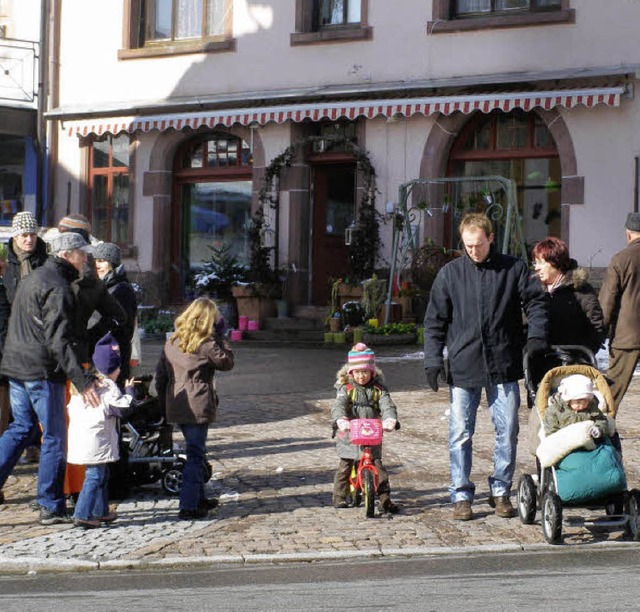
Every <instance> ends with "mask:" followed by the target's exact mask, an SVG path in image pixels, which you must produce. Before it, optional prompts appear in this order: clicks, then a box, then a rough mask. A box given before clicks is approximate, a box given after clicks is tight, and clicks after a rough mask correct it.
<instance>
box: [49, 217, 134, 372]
mask: <svg viewBox="0 0 640 612" xmlns="http://www.w3.org/2000/svg"><path fill="white" fill-rule="evenodd" d="M58 231H59V232H60V233H61V234H64V233H66V232H73V233H76V234H80V236H82V238H84V240H85V241H86V242H88V243H90V242H91V225H90V223H89V221H88V219H87V218H86V217H85V216H84V215H81V214H74V215H67V216H66V217H63V218H62V219H60V221H59V222H58ZM94 248H95V247H92V248H91V249H90V250H89V252H88V253H87V258H86V261H85V263H84V266H83V269H82V272H81V274H80V276H79V277H78V278H77V279H76V280H75V281H74V282H73V283H72V285H71V288H72V290H73V292H74V294H75V296H76V299H77V302H78V308H77V312H76V316H77V319H76V326H77V329H78V330H80V331H79V333H78V342H79V343H80V345H79V349H80V354H81V356H82V360H83V363H89V361H90V360H91V355H92V354H93V349H94V347H95V343H96V342H97V341H98V340H99V339H100V338H101V337H102V336H104V335H105V334H106V333H107V332H111V333H113V334H114V335H115V334H116V330H118V328H119V327H120V326H123V325H126V323H127V315H126V313H125V311H124V309H123V308H122V306H121V305H120V303H119V302H118V300H116V298H115V297H113V296H112V295H111V294H110V293H109V291H108V290H107V287H106V285H105V284H104V283H103V282H102V281H101V280H100V279H99V278H98V274H97V273H96V265H95V259H94V256H93V250H94ZM94 312H97V313H98V314H99V315H100V316H101V317H102V318H103V319H104V321H103V326H104V330H105V331H104V333H103V334H101V335H100V336H95V337H94V336H90V335H88V334H87V333H85V332H86V331H87V328H88V326H89V320H90V319H91V317H92V315H93V314H94Z"/></svg>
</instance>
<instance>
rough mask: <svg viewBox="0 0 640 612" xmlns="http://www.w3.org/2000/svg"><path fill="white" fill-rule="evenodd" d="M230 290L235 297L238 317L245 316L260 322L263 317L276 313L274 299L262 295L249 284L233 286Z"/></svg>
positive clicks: (262, 320)
mask: <svg viewBox="0 0 640 612" xmlns="http://www.w3.org/2000/svg"><path fill="white" fill-rule="evenodd" d="M232 291H233V297H234V298H236V307H237V309H238V317H247V318H248V319H249V320H251V319H253V320H255V321H259V322H260V323H261V324H262V323H263V322H264V320H265V319H269V318H273V317H275V316H276V315H277V309H276V301H275V300H274V299H273V298H268V297H264V296H262V295H260V294H259V293H256V291H255V290H254V289H253V288H252V287H249V286H239V287H234V288H233V290H232Z"/></svg>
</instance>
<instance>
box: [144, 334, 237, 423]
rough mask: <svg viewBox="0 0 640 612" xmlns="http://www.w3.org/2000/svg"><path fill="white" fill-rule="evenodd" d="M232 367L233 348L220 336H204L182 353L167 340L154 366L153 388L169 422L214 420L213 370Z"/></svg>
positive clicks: (204, 421)
mask: <svg viewBox="0 0 640 612" xmlns="http://www.w3.org/2000/svg"><path fill="white" fill-rule="evenodd" d="M232 368H233V351H232V350H231V348H230V346H229V343H228V342H227V340H225V339H224V338H222V337H221V336H217V335H216V336H214V337H211V338H210V339H209V340H206V341H205V342H204V343H203V344H202V345H201V346H200V348H198V350H197V351H196V352H195V353H193V354H189V353H183V352H182V351H181V350H180V349H179V348H178V345H177V343H174V342H172V341H171V339H169V340H167V342H166V344H165V345H164V349H163V351H162V355H161V356H160V360H159V361H158V365H157V367H156V390H157V392H158V399H159V400H160V405H161V406H162V407H163V408H164V412H165V415H166V417H167V422H168V423H177V424H181V425H184V424H188V425H196V424H203V423H211V422H213V421H215V420H216V410H217V408H218V395H217V393H216V390H215V384H214V375H215V371H216V370H220V371H226V370H231V369H232Z"/></svg>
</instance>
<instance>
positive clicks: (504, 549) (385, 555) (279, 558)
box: [0, 542, 638, 575]
mask: <svg viewBox="0 0 640 612" xmlns="http://www.w3.org/2000/svg"><path fill="white" fill-rule="evenodd" d="M637 546H638V543H636V542H594V543H593V544H585V545H584V547H585V548H589V549H593V548H597V549H598V550H616V549H620V548H631V547H637ZM581 548H582V547H581ZM563 550H564V551H566V550H568V549H567V548H565V547H563V546H551V545H549V544H545V543H539V544H487V545H481V546H460V547H454V546H450V547H437V546H434V547H415V548H388V549H387V548H383V549H371V550H358V551H326V552H308V553H291V554H286V553H283V554H273V555H268V554H258V555H216V556H211V557H204V556H198V557H167V558H164V559H154V560H145V559H113V560H109V561H100V562H98V561H85V560H79V559H78V560H72V559H59V558H55V557H52V558H47V559H39V558H37V557H21V558H19V559H11V558H8V557H0V575H3V574H25V573H39V572H47V573H61V572H78V571H123V570H134V571H135V570H149V569H176V570H179V569H181V568H186V567H191V568H193V567H198V568H201V569H202V568H211V567H212V566H216V565H250V564H284V563H312V562H318V561H353V560H361V561H366V560H372V559H391V558H394V559H398V558H411V557H444V556H458V555H486V554H491V553H494V554H505V553H521V552H551V551H557V552H562V551H563Z"/></svg>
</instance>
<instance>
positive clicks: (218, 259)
mask: <svg viewBox="0 0 640 612" xmlns="http://www.w3.org/2000/svg"><path fill="white" fill-rule="evenodd" d="M207 248H208V249H209V250H210V251H211V255H210V257H209V259H207V260H205V261H204V262H203V268H202V270H201V271H200V272H196V273H195V275H194V283H195V290H196V293H197V294H198V295H203V294H210V295H213V296H214V297H215V298H216V299H219V300H229V299H231V288H232V287H233V285H234V284H235V283H236V282H238V281H239V280H241V279H242V278H243V276H244V268H243V267H242V266H241V265H240V264H239V263H238V258H237V257H236V256H235V255H233V254H232V253H231V245H228V244H223V245H222V246H220V247H216V246H213V245H207Z"/></svg>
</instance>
